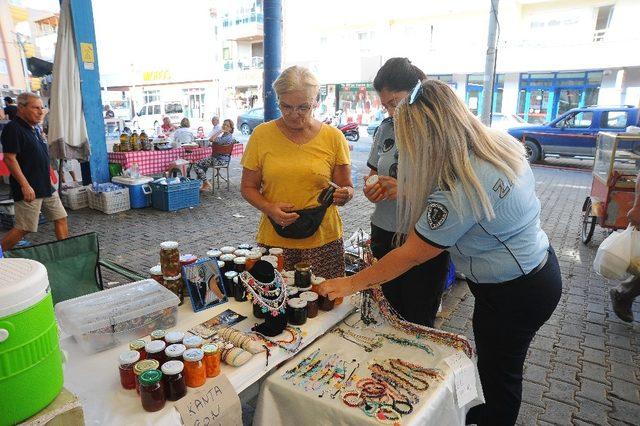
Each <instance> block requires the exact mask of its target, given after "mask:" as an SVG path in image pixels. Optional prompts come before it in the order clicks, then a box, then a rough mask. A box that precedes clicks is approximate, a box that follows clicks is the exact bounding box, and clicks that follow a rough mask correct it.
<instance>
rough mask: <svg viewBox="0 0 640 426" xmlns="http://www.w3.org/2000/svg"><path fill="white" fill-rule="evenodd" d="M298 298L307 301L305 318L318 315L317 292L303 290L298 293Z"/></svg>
mask: <svg viewBox="0 0 640 426" xmlns="http://www.w3.org/2000/svg"><path fill="white" fill-rule="evenodd" d="M300 299H302V300H304V301H306V302H307V318H315V317H317V316H318V293H314V292H313V291H303V292H302V293H300Z"/></svg>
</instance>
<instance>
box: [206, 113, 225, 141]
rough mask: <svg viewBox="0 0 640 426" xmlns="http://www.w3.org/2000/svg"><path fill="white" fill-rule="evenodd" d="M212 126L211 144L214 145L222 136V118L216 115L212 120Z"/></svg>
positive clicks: (210, 133)
mask: <svg viewBox="0 0 640 426" xmlns="http://www.w3.org/2000/svg"><path fill="white" fill-rule="evenodd" d="M211 124H213V128H212V129H211V131H210V132H209V142H211V144H213V143H214V142H215V140H216V139H217V138H218V136H220V135H221V134H222V126H221V125H220V118H218V116H217V115H214V116H213V117H212V118H211Z"/></svg>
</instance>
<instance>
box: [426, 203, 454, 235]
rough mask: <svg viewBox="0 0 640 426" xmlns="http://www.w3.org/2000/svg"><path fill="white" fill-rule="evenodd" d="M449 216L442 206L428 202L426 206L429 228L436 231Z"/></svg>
mask: <svg viewBox="0 0 640 426" xmlns="http://www.w3.org/2000/svg"><path fill="white" fill-rule="evenodd" d="M447 216H449V210H447V208H446V207H445V206H444V204H441V203H436V202H429V203H428V204H427V222H429V228H431V229H438V228H440V227H441V226H442V224H444V222H445V221H446V220H447Z"/></svg>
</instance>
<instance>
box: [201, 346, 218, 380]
mask: <svg viewBox="0 0 640 426" xmlns="http://www.w3.org/2000/svg"><path fill="white" fill-rule="evenodd" d="M202 351H203V352H204V366H205V369H206V370H207V377H216V376H217V375H219V374H220V361H221V351H220V348H219V347H218V345H214V344H213V343H208V344H206V345H203V346H202Z"/></svg>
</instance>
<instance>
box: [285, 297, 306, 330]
mask: <svg viewBox="0 0 640 426" xmlns="http://www.w3.org/2000/svg"><path fill="white" fill-rule="evenodd" d="M287 305H288V307H287V318H288V321H289V324H291V325H303V324H304V323H306V322H307V302H306V301H304V300H302V299H300V298H298V297H294V298H293V299H290V300H289V301H288V302H287Z"/></svg>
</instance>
